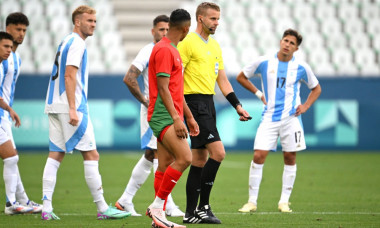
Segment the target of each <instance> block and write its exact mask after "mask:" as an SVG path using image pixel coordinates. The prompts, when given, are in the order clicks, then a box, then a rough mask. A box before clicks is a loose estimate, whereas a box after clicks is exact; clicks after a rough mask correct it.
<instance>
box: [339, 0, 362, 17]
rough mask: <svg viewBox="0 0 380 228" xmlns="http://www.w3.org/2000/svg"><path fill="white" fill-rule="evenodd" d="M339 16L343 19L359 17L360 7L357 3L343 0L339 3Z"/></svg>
mask: <svg viewBox="0 0 380 228" xmlns="http://www.w3.org/2000/svg"><path fill="white" fill-rule="evenodd" d="M337 9H338V17H339V19H341V20H346V19H347V18H356V19H358V17H359V9H358V7H357V5H356V4H355V3H349V2H341V3H339V4H338V7H337Z"/></svg>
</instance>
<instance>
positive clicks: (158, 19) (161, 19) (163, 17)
mask: <svg viewBox="0 0 380 228" xmlns="http://www.w3.org/2000/svg"><path fill="white" fill-rule="evenodd" d="M160 22H166V23H169V17H168V16H166V15H164V14H163V15H159V16H157V17H156V18H154V20H153V27H155V26H156V25H157V24H158V23H160Z"/></svg>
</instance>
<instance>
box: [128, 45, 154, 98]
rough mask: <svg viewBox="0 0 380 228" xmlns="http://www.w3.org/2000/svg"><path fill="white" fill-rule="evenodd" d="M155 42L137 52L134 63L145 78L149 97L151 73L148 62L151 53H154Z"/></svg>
mask: <svg viewBox="0 0 380 228" xmlns="http://www.w3.org/2000/svg"><path fill="white" fill-rule="evenodd" d="M153 47H154V43H153V42H152V43H150V44H148V45H145V46H144V47H143V48H142V49H141V50H140V51H139V53H138V54H137V56H136V58H135V59H134V60H133V62H132V65H134V66H135V67H136V68H137V69H139V71H141V74H142V76H143V79H144V92H143V94H144V96H145V97H149V74H148V64H149V58H150V54H151V53H152V50H153Z"/></svg>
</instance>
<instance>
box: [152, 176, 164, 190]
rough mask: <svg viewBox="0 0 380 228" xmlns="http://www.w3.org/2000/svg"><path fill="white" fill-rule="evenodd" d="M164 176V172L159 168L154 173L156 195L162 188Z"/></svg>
mask: <svg viewBox="0 0 380 228" xmlns="http://www.w3.org/2000/svg"><path fill="white" fill-rule="evenodd" d="M163 178H164V173H163V172H161V171H158V170H157V171H156V172H155V174H154V183H153V186H154V195H155V196H156V195H157V192H158V190H159V189H160V186H161V183H162V179H163Z"/></svg>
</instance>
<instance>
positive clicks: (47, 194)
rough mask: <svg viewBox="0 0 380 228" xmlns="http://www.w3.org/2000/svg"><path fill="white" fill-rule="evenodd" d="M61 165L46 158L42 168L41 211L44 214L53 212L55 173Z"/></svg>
mask: <svg viewBox="0 0 380 228" xmlns="http://www.w3.org/2000/svg"><path fill="white" fill-rule="evenodd" d="M60 164H61V163H60V162H59V161H57V160H54V159H52V158H48V159H47V161H46V164H45V168H44V174H43V176H42V195H43V197H42V200H43V209H42V211H45V212H52V211H53V205H52V200H53V192H54V188H55V183H56V181H57V171H58V168H59V165H60Z"/></svg>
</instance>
